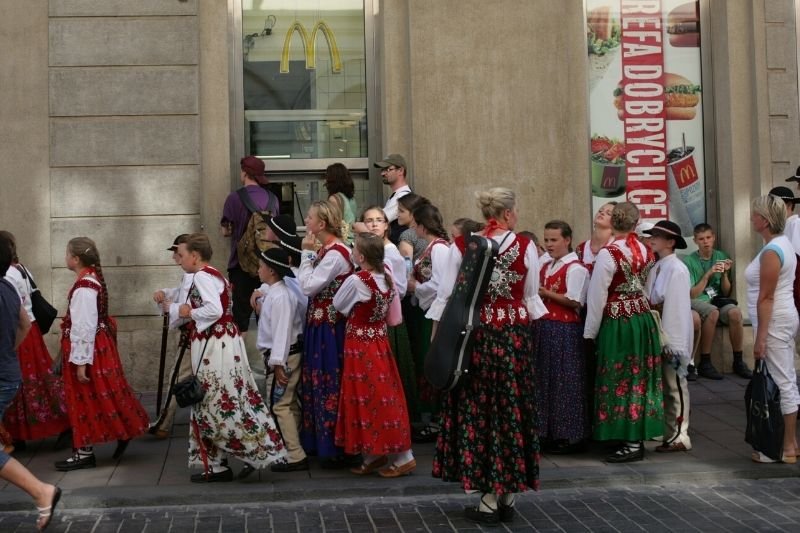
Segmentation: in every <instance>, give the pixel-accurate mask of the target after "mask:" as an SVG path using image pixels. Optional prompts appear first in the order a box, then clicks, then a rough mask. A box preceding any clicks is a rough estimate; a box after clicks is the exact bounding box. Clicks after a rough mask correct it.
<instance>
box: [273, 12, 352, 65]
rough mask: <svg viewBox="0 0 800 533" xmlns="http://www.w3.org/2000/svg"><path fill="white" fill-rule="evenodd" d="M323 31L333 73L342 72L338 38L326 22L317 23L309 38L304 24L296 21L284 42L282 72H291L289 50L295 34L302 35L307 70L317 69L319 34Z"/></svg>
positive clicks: (290, 27)
mask: <svg viewBox="0 0 800 533" xmlns="http://www.w3.org/2000/svg"><path fill="white" fill-rule="evenodd" d="M319 31H321V32H322V35H324V36H325V40H326V41H327V42H328V50H330V54H331V70H332V71H333V72H341V71H342V58H341V56H340V55H339V46H338V45H337V44H336V37H335V36H334V35H333V30H331V28H330V26H328V24H327V23H326V22H325V21H322V20H320V21H317V23H316V24H314V29H313V30H312V31H311V35H310V36H309V34H308V32H307V31H306V28H305V26H303V23H302V22H300V21H298V20H296V21H294V23H292V25H291V26H289V31H288V32H286V39H284V41H283V52H282V53H281V72H283V73H286V72H289V50H290V48H291V44H292V37H294V33H295V32H297V33H299V34H300V39H301V40H302V42H303V50H304V52H305V55H306V68H307V69H309V70H311V69H315V68H317V32H319Z"/></svg>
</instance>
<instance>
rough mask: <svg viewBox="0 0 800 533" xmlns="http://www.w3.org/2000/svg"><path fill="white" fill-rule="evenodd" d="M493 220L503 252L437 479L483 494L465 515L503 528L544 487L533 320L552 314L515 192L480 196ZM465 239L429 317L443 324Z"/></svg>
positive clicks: (448, 422) (490, 226)
mask: <svg viewBox="0 0 800 533" xmlns="http://www.w3.org/2000/svg"><path fill="white" fill-rule="evenodd" d="M477 197H478V205H479V206H480V208H481V211H482V212H483V216H484V217H485V218H486V220H487V225H486V228H485V230H484V232H483V235H485V236H486V237H487V238H490V239H492V240H493V241H495V242H496V243H497V244H498V246H499V254H498V256H497V262H496V263H495V266H494V270H493V272H492V274H491V280H492V281H491V282H490V284H489V287H488V290H487V291H486V295H485V297H484V299H483V302H482V305H481V306H480V308H481V311H480V325H479V326H478V327H477V328H476V329H475V331H474V332H473V335H474V337H473V338H474V344H473V348H472V353H471V354H470V355H469V357H470V361H471V366H470V372H469V374H468V375H467V376H466V377H462V378H461V379H462V380H463V382H461V383H460V384H459V387H458V388H456V389H455V390H452V391H449V392H447V393H446V395H445V398H444V406H443V409H442V417H441V419H442V429H441V434H440V435H439V439H438V441H437V443H436V454H435V456H434V459H433V475H434V477H439V478H442V479H443V480H444V481H459V482H461V486H462V487H463V488H464V489H465V490H467V491H480V492H481V493H482V496H481V499H480V503H479V505H477V506H475V507H468V508H467V509H465V513H466V516H467V517H468V518H470V519H471V520H474V521H477V522H482V523H488V524H496V523H497V522H498V521H501V520H502V521H511V520H512V519H513V516H514V509H513V504H514V494H515V493H517V492H521V491H524V490H527V489H529V488H533V489H536V488H538V485H539V482H538V478H539V439H538V436H537V425H538V424H537V420H536V418H537V417H536V405H535V382H534V373H533V358H532V357H531V350H532V345H531V334H530V320H531V319H537V318H540V317H541V316H543V315H545V314H546V313H547V308H546V307H545V306H544V304H543V303H542V301H541V299H540V298H539V276H538V271H539V258H538V254H537V251H536V247H535V246H533V243H531V242H530V241H529V240H528V239H526V238H525V237H519V236H517V235H515V234H514V233H513V230H514V226H515V225H516V223H517V208H516V199H515V196H514V193H513V192H512V191H511V190H509V189H506V188H502V187H497V188H493V189H489V190H488V191H485V192H482V193H479V194H478V196H477ZM464 249H465V241H464V239H463V238H459V239H457V240H456V242H455V244H454V245H453V246H452V247H451V248H450V252H449V255H448V258H447V263H446V265H445V269H444V274H443V277H442V283H441V285H440V286H439V290H438V292H437V297H436V301H435V302H434V303H433V305H432V306H431V309H430V312H429V315H430V316H432V317H433V318H434V320H438V319H439V317H441V315H442V312H443V311H444V308H445V306H446V304H447V300H448V298H449V297H450V293H451V292H452V291H453V287H454V286H455V283H456V279H457V277H458V272H459V267H460V265H461V261H462V257H463V254H464Z"/></svg>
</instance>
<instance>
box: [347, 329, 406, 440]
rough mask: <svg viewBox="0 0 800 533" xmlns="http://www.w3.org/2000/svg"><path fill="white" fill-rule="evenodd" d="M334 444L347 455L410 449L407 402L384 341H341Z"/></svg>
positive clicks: (381, 338)
mask: <svg viewBox="0 0 800 533" xmlns="http://www.w3.org/2000/svg"><path fill="white" fill-rule="evenodd" d="M336 445H337V446H341V447H343V448H344V451H345V453H348V454H351V455H355V454H358V453H364V454H368V455H384V454H390V453H398V452H403V451H405V450H408V449H410V448H411V426H410V424H409V421H408V410H407V408H406V398H405V395H404V394H403V385H402V382H401V381H400V374H399V373H398V371H397V364H396V363H395V361H394V356H393V355H392V351H391V348H389V341H388V340H387V339H386V337H378V338H375V339H372V340H369V341H367V340H362V339H359V338H357V337H354V336H353V337H350V336H348V337H346V338H345V341H344V368H343V369H342V390H341V393H340V396H339V418H338V420H337V421H336Z"/></svg>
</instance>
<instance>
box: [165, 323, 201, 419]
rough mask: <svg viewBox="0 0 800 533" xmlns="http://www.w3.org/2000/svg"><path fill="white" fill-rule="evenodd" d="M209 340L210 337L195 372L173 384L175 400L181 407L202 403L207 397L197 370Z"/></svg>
mask: <svg viewBox="0 0 800 533" xmlns="http://www.w3.org/2000/svg"><path fill="white" fill-rule="evenodd" d="M208 341H209V339H206V343H205V344H204V345H203V351H202V352H201V353H200V359H198V360H197V367H196V368H195V369H194V374H192V376H191V377H189V378H186V379H184V380H183V381H181V382H178V383H176V384H175V385H173V386H172V389H171V391H172V395H173V396H175V401H176V402H177V403H178V405H179V406H180V407H189V406H191V405H194V404H197V403H200V402H202V401H203V398H205V397H206V390H205V389H204V388H203V384H202V383H201V382H200V380H199V379H197V371H198V370H200V363H201V362H202V361H203V356H204V355H205V353H206V346H208Z"/></svg>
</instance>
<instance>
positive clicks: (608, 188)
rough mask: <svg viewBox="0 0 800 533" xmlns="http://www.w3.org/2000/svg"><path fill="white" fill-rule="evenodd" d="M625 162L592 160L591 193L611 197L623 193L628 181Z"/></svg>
mask: <svg viewBox="0 0 800 533" xmlns="http://www.w3.org/2000/svg"><path fill="white" fill-rule="evenodd" d="M627 176H628V175H627V171H626V169H625V163H622V164H618V165H615V164H612V163H603V162H599V161H595V160H594V159H593V160H592V194H593V195H594V196H600V197H602V198H613V197H615V196H621V195H623V194H625V186H626V184H627V182H628V179H627Z"/></svg>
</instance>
